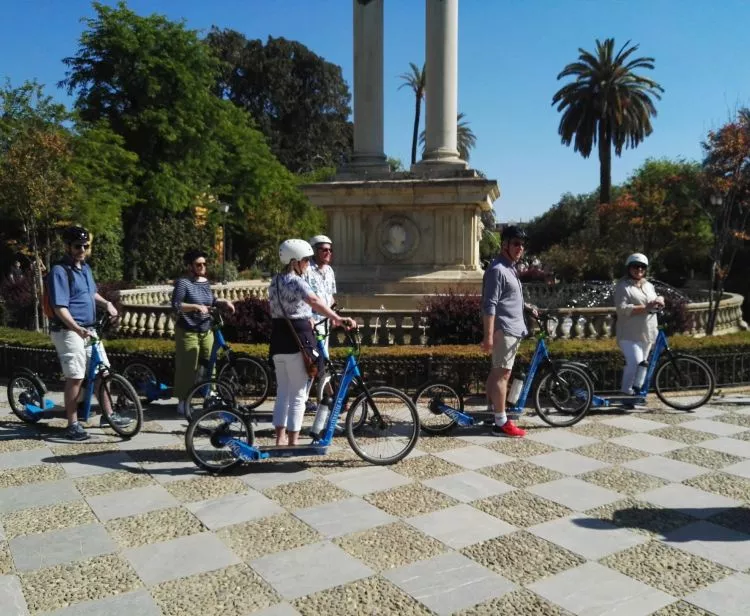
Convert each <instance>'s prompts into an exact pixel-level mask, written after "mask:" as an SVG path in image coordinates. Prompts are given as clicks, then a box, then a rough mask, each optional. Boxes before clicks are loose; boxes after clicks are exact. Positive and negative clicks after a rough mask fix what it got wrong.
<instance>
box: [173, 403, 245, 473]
mask: <svg viewBox="0 0 750 616" xmlns="http://www.w3.org/2000/svg"><path fill="white" fill-rule="evenodd" d="M229 439H238V440H240V441H245V442H247V443H248V444H249V445H252V444H253V441H254V438H253V428H252V424H251V423H250V422H248V421H246V420H245V418H244V417H243V416H242V415H240V414H239V413H237V412H236V411H233V410H232V409H231V408H228V407H224V408H216V409H208V410H207V411H205V412H203V413H201V414H199V415H197V416H196V417H194V418H193V419H192V420H191V421H190V424H189V425H188V428H187V431H186V432H185V448H186V449H187V452H188V455H189V456H190V458H191V459H192V461H193V462H195V463H196V464H197V465H198V466H199V467H201V468H202V469H204V470H206V471H208V472H209V473H224V472H226V471H228V470H229V469H231V468H234V467H235V466H237V465H238V464H240V463H241V462H242V460H241V459H240V457H239V456H238V455H237V454H236V453H235V452H234V451H233V450H232V447H230V446H229V445H228V444H227V441H228V440H229Z"/></svg>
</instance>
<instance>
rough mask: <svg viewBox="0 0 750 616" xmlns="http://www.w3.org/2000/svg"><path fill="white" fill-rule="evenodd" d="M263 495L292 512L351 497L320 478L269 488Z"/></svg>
mask: <svg viewBox="0 0 750 616" xmlns="http://www.w3.org/2000/svg"><path fill="white" fill-rule="evenodd" d="M263 494H265V495H266V496H267V497H268V498H270V499H272V500H275V501H276V502H277V503H279V504H280V505H281V506H282V507H285V508H286V509H290V510H294V509H302V508H304V507H314V506H315V505H322V504H324V503H332V502H333V501H338V500H344V499H345V498H349V496H350V494H349V493H348V492H345V491H344V490H342V489H341V488H338V487H336V486H335V485H333V484H332V483H331V482H330V481H326V480H325V479H322V478H320V477H316V478H315V479H306V480H304V481H297V482H295V483H293V484H288V485H283V486H277V487H275V488H269V489H267V490H263Z"/></svg>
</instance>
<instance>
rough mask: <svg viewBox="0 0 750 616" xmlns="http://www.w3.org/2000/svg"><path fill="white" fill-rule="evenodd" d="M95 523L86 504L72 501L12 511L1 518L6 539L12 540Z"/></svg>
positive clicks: (94, 518) (92, 514)
mask: <svg viewBox="0 0 750 616" xmlns="http://www.w3.org/2000/svg"><path fill="white" fill-rule="evenodd" d="M96 521H97V520H96V517H95V516H94V513H93V511H91V509H90V508H89V506H88V505H87V504H86V503H84V502H83V501H73V502H71V503H60V504H57V505H48V506H46V507H30V508H29V509H21V510H20V511H14V512H12V513H9V514H7V515H5V516H4V517H3V527H4V528H5V534H6V536H7V537H8V539H12V538H14V537H20V536H21V535H33V534H35V533H46V532H49V531H52V530H60V529H62V528H71V527H73V526H80V525H81V524H91V523H93V522H96Z"/></svg>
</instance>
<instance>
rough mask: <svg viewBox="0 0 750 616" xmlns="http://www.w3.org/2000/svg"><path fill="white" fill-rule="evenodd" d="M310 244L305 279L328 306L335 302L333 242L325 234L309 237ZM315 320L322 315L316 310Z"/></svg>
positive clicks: (326, 340)
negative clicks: (311, 251) (332, 264)
mask: <svg viewBox="0 0 750 616" xmlns="http://www.w3.org/2000/svg"><path fill="white" fill-rule="evenodd" d="M310 245H311V246H312V247H313V250H314V251H315V254H314V255H313V258H312V259H311V260H310V267H308V268H307V272H305V280H306V281H307V284H309V285H310V287H311V288H312V290H313V291H315V295H317V296H318V297H319V298H320V299H322V300H323V302H324V303H325V305H326V306H328V307H329V308H330V307H331V306H333V305H334V304H335V303H336V299H335V297H334V296H335V295H336V276H335V275H334V273H333V268H332V267H331V257H332V256H333V242H332V241H331V238H329V237H328V236H327V235H316V236H314V237H311V238H310ZM313 318H314V319H315V321H316V322H317V321H320V320H321V319H322V318H323V317H322V316H321V315H320V314H318V313H317V312H316V313H315V314H314V315H313ZM323 344H324V345H325V349H326V353H327V352H328V338H326V339H325V342H324V343H323Z"/></svg>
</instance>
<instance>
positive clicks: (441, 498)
mask: <svg viewBox="0 0 750 616" xmlns="http://www.w3.org/2000/svg"><path fill="white" fill-rule="evenodd" d="M364 498H365V500H366V501H367V502H368V503H370V504H371V505H375V506H376V507H378V508H379V509H382V510H383V511H385V512H386V513H390V514H391V515H393V516H397V517H400V518H410V517H412V516H415V515H422V514H423V513H432V512H433V511H437V510H438V509H445V508H446V507H451V506H453V505H457V504H458V501H457V500H456V499H454V498H451V497H450V496H447V495H446V494H443V493H442V492H438V491H437V490H433V489H432V488H428V487H427V486H423V485H422V484H419V483H411V484H409V485H405V486H400V487H398V488H391V489H390V490H382V491H380V492H373V493H372V494H368V495H366V496H365V497H364Z"/></svg>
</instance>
